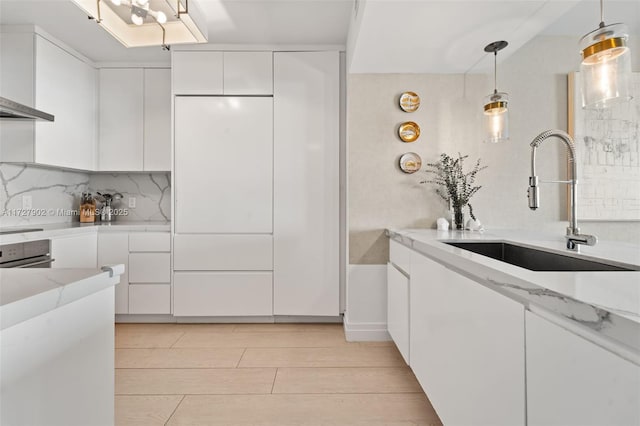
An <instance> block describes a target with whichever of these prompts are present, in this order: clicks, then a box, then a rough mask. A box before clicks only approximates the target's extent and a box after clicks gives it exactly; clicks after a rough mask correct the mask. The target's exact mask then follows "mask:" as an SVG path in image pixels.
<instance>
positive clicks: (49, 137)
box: [35, 36, 96, 170]
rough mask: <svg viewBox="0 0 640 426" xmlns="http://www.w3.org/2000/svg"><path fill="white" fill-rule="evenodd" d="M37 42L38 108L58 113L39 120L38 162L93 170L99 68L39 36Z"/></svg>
mask: <svg viewBox="0 0 640 426" xmlns="http://www.w3.org/2000/svg"><path fill="white" fill-rule="evenodd" d="M35 43H36V67H35V87H36V89H35V94H36V96H35V100H36V102H35V107H36V108H38V109H41V110H43V111H46V112H48V113H50V114H53V115H54V116H55V121H54V122H53V123H51V122H36V130H35V132H36V136H35V137H36V153H35V161H36V163H41V164H51V165H55V166H62V167H71V168H76V169H85V170H93V169H94V165H95V164H94V163H95V145H96V70H95V69H94V68H93V67H92V66H90V65H88V64H86V63H84V62H82V61H81V60H79V59H77V58H76V57H75V56H72V55H71V54H69V53H67V52H66V51H64V50H62V49H61V48H59V47H58V46H56V45H54V44H53V43H51V42H49V41H48V40H46V39H44V38H42V37H40V36H36V37H35Z"/></svg>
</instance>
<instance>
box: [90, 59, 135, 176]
mask: <svg viewBox="0 0 640 426" xmlns="http://www.w3.org/2000/svg"><path fill="white" fill-rule="evenodd" d="M143 87H144V83H143V70H142V69H141V68H103V69H101V70H100V125H99V129H100V132H99V135H100V138H99V149H98V167H99V169H100V170H107V171H139V170H142V161H143V155H142V144H143V142H142V141H143V120H144V114H143Z"/></svg>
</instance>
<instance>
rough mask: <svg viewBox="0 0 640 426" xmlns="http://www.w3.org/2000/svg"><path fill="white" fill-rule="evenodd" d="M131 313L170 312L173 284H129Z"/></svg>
mask: <svg viewBox="0 0 640 426" xmlns="http://www.w3.org/2000/svg"><path fill="white" fill-rule="evenodd" d="M129 313H130V314H170V313H171V285H169V284H132V285H130V286H129Z"/></svg>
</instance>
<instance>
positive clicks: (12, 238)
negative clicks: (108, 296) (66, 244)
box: [0, 221, 171, 244]
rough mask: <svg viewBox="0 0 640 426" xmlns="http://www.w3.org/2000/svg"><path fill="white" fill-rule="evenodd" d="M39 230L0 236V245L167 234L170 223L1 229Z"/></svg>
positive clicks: (123, 222)
mask: <svg viewBox="0 0 640 426" xmlns="http://www.w3.org/2000/svg"><path fill="white" fill-rule="evenodd" d="M29 228H40V229H43V230H42V231H36V232H24V233H18V234H5V235H0V244H11V243H18V242H23V241H29V240H39V239H43V238H51V237H56V236H60V235H71V234H78V233H83V232H130V231H132V232H136V231H140V232H154V231H155V232H169V231H170V230H171V222H165V221H140V222H134V221H129V222H125V221H121V222H118V221H114V222H109V223H106V222H95V223H80V222H64V223H48V224H42V225H38V224H33V225H31V224H29V225H22V226H15V227H5V228H2V230H3V231H10V230H11V229H29Z"/></svg>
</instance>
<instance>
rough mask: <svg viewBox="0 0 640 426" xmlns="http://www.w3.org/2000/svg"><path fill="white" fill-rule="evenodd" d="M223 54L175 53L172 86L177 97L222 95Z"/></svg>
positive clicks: (172, 63)
mask: <svg viewBox="0 0 640 426" xmlns="http://www.w3.org/2000/svg"><path fill="white" fill-rule="evenodd" d="M222 64H223V55H222V52H203V51H196V52H173V53H172V56H171V69H172V86H173V93H174V94H176V95H222V94H223V89H222V86H223V82H222V76H223V65H222Z"/></svg>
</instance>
